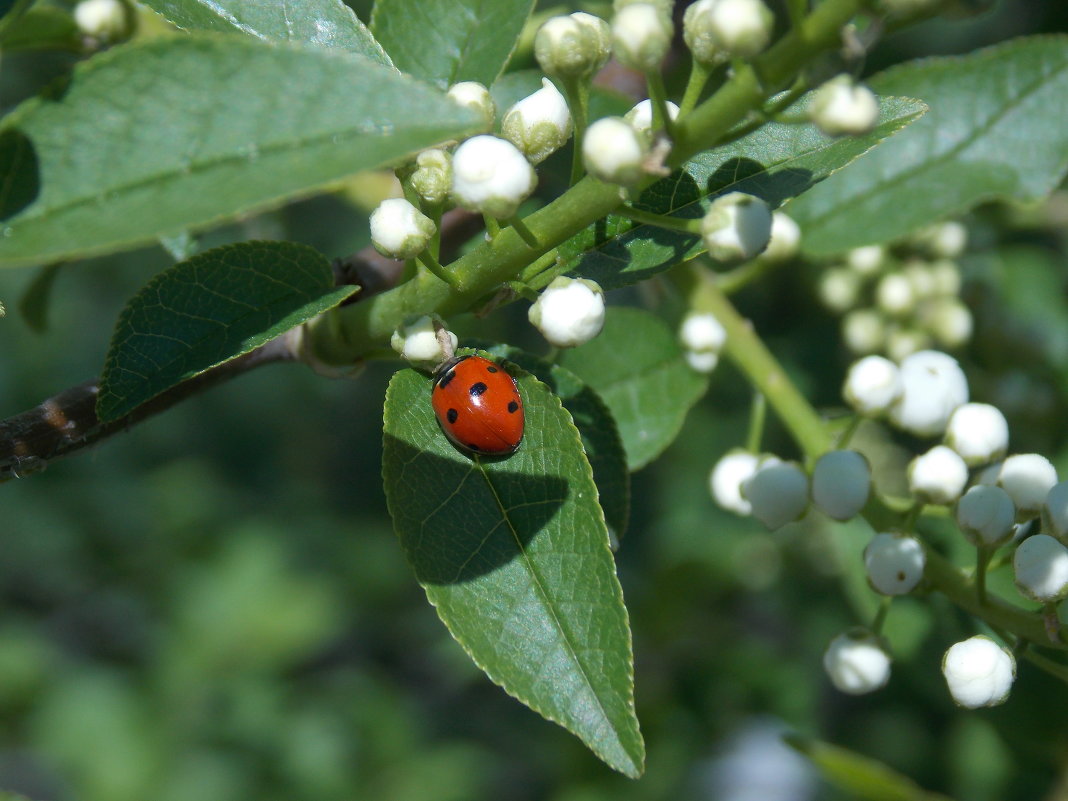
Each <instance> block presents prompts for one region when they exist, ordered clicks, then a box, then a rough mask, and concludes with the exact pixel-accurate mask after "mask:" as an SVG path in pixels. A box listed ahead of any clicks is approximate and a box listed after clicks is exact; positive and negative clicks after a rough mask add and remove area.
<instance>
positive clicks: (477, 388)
mask: <svg viewBox="0 0 1068 801" xmlns="http://www.w3.org/2000/svg"><path fill="white" fill-rule="evenodd" d="M487 388H488V387H486V385H485V384H483V383H482V382H481V381H479V382H478V383H476V384H472V385H471V389H469V390H468V392H470V393H471V394H472V395H473V396H475V397H478V396H479V395H481V394H482V393H483V392H485V391H486V389H487Z"/></svg>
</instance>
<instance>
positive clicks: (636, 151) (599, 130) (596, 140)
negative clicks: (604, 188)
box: [582, 117, 645, 186]
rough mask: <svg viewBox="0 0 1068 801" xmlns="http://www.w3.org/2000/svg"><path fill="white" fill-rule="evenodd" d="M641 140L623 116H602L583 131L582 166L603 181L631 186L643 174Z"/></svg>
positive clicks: (643, 149) (643, 148) (642, 146)
mask: <svg viewBox="0 0 1068 801" xmlns="http://www.w3.org/2000/svg"><path fill="white" fill-rule="evenodd" d="M644 161H645V145H644V143H643V142H642V137H641V136H640V135H639V134H638V132H637V131H635V130H634V129H633V128H632V127H631V126H630V125H629V124H628V123H627V121H626V120H624V119H623V118H622V117H603V118H601V119H599V120H597V122H595V123H593V125H591V126H590V127H589V128H587V129H586V135H585V136H584V137H583V139H582V163H583V165H585V167H586V172H588V173H589V174H590V175H593V176H594V177H596V178H600V179H601V180H602V181H606V182H608V183H610V184H620V185H622V186H633V185H634V184H636V183H638V181H640V180H641V179H642V176H643V175H644V174H645V168H644Z"/></svg>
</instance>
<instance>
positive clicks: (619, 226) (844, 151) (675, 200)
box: [560, 97, 924, 289]
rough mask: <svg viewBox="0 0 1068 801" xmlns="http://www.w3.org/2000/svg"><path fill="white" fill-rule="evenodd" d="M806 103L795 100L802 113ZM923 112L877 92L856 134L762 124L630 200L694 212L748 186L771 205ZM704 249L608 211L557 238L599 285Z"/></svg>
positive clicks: (677, 212)
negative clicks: (875, 110) (863, 130)
mask: <svg viewBox="0 0 1068 801" xmlns="http://www.w3.org/2000/svg"><path fill="white" fill-rule="evenodd" d="M806 103H807V101H802V102H801V103H799V104H797V105H796V106H795V109H797V110H798V111H799V112H801V111H803V109H804V108H805V106H806ZM923 111H924V107H923V104H921V103H918V102H916V101H914V100H908V99H904V98H896V97H884V98H882V100H881V111H880V117H879V124H878V125H877V127H876V128H875V130H874V131H872V132H871V133H870V134H868V135H866V136H860V137H847V138H843V139H829V138H827V137H826V136H824V135H823V134H821V133H820V132H819V131H818V130H816V129H815V128H814V127H813V126H811V125H786V124H780V123H769V124H768V125H764V126H762V127H761V128H759V129H758V130H756V131H754V132H753V133H751V134H749V135H748V136H745V137H743V138H741V139H739V140H737V141H736V142H732V143H731V144H729V145H725V146H724V147H718V148H715V149H714V150H708V151H705V152H703V153H701V154H699V155H697V156H695V157H694V158H693V159H691V160H690V161H689V162H687V163H686V164H685V165H684V167H683V169H681V170H679V171H677V172H675V173H674V174H673V175H671V176H669V177H667V178H664V179H663V180H661V181H658V182H656V183H655V184H653V185H652V186H650V187H649V188H648V189H647V190H645V192H643V193H642V195H641V197H640V199H639V201H638V203H637V205H638V206H639V207H641V208H643V209H646V210H648V211H653V212H656V213H658V214H670V215H673V216H676V217H685V218H698V217H702V216H704V213H705V211H706V210H707V208H708V203H709V200H710V198H712V197H715V196H716V195H720V194H724V193H726V192H735V191H737V192H748V193H749V194H752V195H757V196H758V197H761V198H763V199H764V200H766V201H767V202H768V204H769V205H771V206H772V207H773V208H774V207H776V206H779V205H780V204H782V203H783V202H784V201H786V200H788V199H789V198H792V197H795V196H796V195H799V194H801V193H802V192H805V191H806V190H808V189H810V188H811V187H812V186H814V185H815V184H817V183H819V182H820V181H822V180H824V179H825V178H827V177H828V176H829V175H831V174H832V173H834V172H835V171H837V170H840V169H841V168H842V167H844V166H845V165H847V164H849V163H850V162H852V161H853V160H855V159H856V158H858V157H859V156H861V155H862V154H864V153H865V152H866V151H868V150H870V149H871V148H873V147H875V146H876V145H877V144H879V142H880V141H882V140H883V139H885V138H886V137H888V136H890V135H891V134H893V133H894V132H895V131H897V130H899V129H900V128H902V127H903V126H905V125H908V124H909V123H910V122H912V121H913V120H915V119H916V118H917V117H918V116H920V115H921V114H922V113H923ZM702 251H704V246H703V245H702V244H701V239H700V237H697V236H694V235H691V234H686V233H681V232H678V231H669V230H667V229H664V228H658V227H654V226H650V225H639V224H636V223H633V222H631V221H630V220H627V219H624V218H622V217H617V216H614V215H610V216H609V217H608V218H607V219H606V220H604V221H602V222H598V223H596V224H594V225H592V226H590V227H589V228H587V229H586V230H585V231H583V232H582V233H581V234H578V235H577V236H575V237H573V238H572V239H571V240H569V241H568V242H566V243H564V245H563V246H561V248H560V254H561V257H562V258H564V259H569V260H570V264H569V267H568V270H569V272H571V273H572V274H575V275H582V276H584V277H586V278H592V279H594V280H595V281H597V282H598V283H600V284H601V286H602V287H603V288H605V289H611V288H615V287H620V286H626V285H628V284H633V283H636V282H638V281H642V280H644V279H646V278H649V277H650V276H652V275H655V274H656V273H658V272H662V271H663V270H667V269H669V268H671V267H673V266H675V265H676V264H678V263H679V262H681V261H685V260H686V259H691V258H693V257H694V256H696V255H697V254H699V253H701V252H702Z"/></svg>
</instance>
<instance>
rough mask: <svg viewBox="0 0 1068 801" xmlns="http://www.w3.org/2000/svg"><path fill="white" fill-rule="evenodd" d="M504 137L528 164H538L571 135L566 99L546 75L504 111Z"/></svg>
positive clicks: (502, 122) (502, 123)
mask: <svg viewBox="0 0 1068 801" xmlns="http://www.w3.org/2000/svg"><path fill="white" fill-rule="evenodd" d="M501 133H502V134H503V136H504V138H505V139H507V140H508V141H509V142H511V143H512V144H513V145H515V146H516V147H518V148H519V149H520V150H521V151H522V152H523V154H524V155H526V157H527V159H529V160H530V163H531V164H540V163H541V162H543V161H545V159H546V158H548V157H549V156H550V155H551V154H552V153H555V152H556V151H557V150H559V149H560V148H561V147H563V145H564V142H566V141H567V140H568V137H570V136H571V113H570V112H569V111H568V109H567V101H566V100H565V99H564V96H563V95H562V94H560V91H559V90H558V89H557V88H556V87H555V86H553V82H552V81H550V80H549V79H548V78H542V79H541V89H539V90H538V91H536V92H535V93H534V94H532V95H528V96H527V97H524V98H523V99H522V100H520V101H519V102H518V103H516V104H515V105H513V106H512V107H511V108H510V109H508V111H506V112H505V113H504V118H503V119H502V120H501Z"/></svg>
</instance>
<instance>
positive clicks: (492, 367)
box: [486, 365, 498, 373]
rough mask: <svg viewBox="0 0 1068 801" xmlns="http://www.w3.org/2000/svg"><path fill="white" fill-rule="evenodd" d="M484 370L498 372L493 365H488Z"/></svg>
mask: <svg viewBox="0 0 1068 801" xmlns="http://www.w3.org/2000/svg"><path fill="white" fill-rule="evenodd" d="M486 372H487V373H496V372H498V370H497V368H496V367H494V366H493V365H490V366H489V367H487V368H486Z"/></svg>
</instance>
